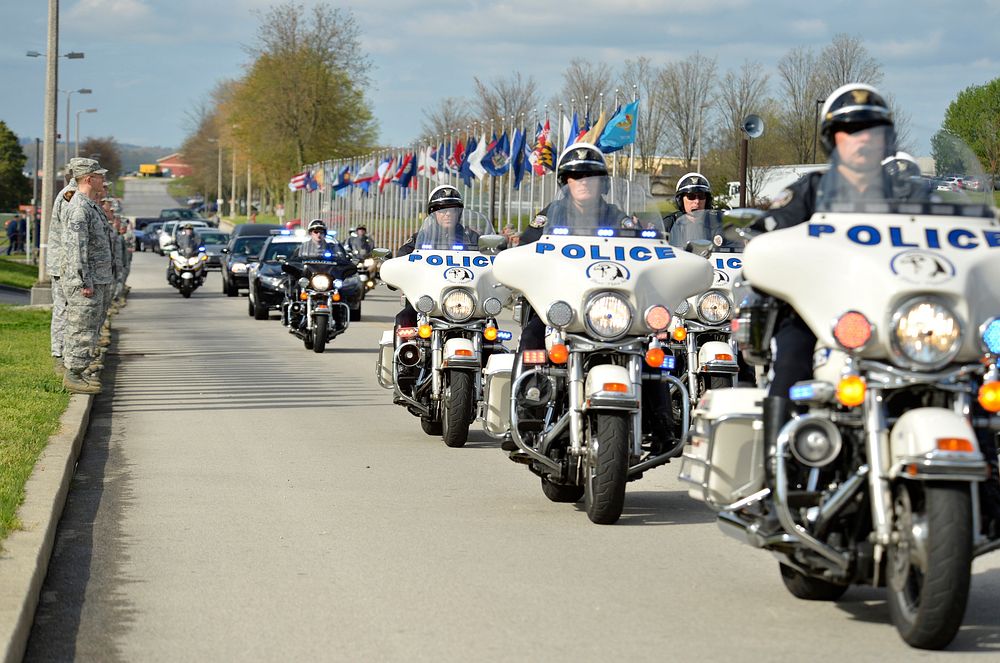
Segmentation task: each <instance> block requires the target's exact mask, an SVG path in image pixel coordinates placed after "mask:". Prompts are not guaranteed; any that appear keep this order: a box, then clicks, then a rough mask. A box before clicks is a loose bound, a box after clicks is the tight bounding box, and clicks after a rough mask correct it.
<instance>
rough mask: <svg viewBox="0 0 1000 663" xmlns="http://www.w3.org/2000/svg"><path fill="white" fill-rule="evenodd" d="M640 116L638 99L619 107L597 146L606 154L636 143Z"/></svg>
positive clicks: (598, 140)
mask: <svg viewBox="0 0 1000 663" xmlns="http://www.w3.org/2000/svg"><path fill="white" fill-rule="evenodd" d="M638 116H639V100H638V99H636V100H635V101H633V102H632V103H630V104H626V105H625V106H624V107H622V108H619V109H618V110H617V111H616V112H615V114H614V116H613V117H612V118H611V119H610V120H608V123H607V125H605V127H604V131H603V132H601V135H600V137H599V138H598V139H597V147H599V148H600V149H601V152H604V153H606V154H607V153H610V152H617V151H618V150H620V149H622V148H623V147H625V146H626V145H631V144H632V143H634V142H635V133H636V126H637V124H638V123H637V121H636V120H637V118H638Z"/></svg>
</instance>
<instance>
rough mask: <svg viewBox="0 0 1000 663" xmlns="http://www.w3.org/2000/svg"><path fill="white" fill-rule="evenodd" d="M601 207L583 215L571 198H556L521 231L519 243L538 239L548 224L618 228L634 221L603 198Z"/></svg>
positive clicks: (529, 242) (527, 242)
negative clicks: (593, 212)
mask: <svg viewBox="0 0 1000 663" xmlns="http://www.w3.org/2000/svg"><path fill="white" fill-rule="evenodd" d="M599 205H600V208H599V209H598V210H597V213H596V214H590V213H588V214H586V215H582V214H580V213H579V212H578V211H577V210H576V207H575V206H574V205H573V204H572V202H571V201H570V200H569V198H563V199H561V200H555V201H553V202H551V203H549V204H548V205H546V206H545V208H544V209H542V211H541V212H539V213H538V214H537V215H536V216H535V218H534V219H532V221H531V223H530V224H529V225H528V229H527V230H525V231H524V232H523V233H521V238H520V240H519V241H518V245H519V246H521V245H524V244H531V243H532V242H535V241H538V238H539V237H541V236H542V231H543V230H544V228H545V226H546V224H548V225H553V226H567V227H573V226H574V225H587V226H592V227H607V228H618V227H625V226H626V225H627V224H629V223H632V220H631V219H630V218H629V216H628V215H627V214H625V212H623V211H622V210H621V209H620V208H619V207H617V206H615V205H611V204H610V203H607V202H605V201H604V200H601V201H600V203H599Z"/></svg>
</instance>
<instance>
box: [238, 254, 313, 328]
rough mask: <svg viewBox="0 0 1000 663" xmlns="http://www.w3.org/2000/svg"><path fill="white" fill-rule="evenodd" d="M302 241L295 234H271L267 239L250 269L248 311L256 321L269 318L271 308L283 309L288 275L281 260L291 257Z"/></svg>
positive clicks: (248, 277)
mask: <svg viewBox="0 0 1000 663" xmlns="http://www.w3.org/2000/svg"><path fill="white" fill-rule="evenodd" d="M302 241H303V240H302V238H301V237H296V236H294V235H284V234H278V235H271V236H270V237H268V238H267V239H266V240H265V241H264V245H263V246H262V247H261V249H260V254H259V255H258V256H257V260H256V261H254V262H252V263H250V265H249V267H248V268H247V280H248V281H249V291H250V296H249V298H248V300H247V302H248V303H247V311H248V313H249V315H252V316H253V317H254V319H255V320H267V318H268V315H269V312H270V311H271V310H277V309H279V308H281V303H282V302H283V301H284V300H285V279H287V278H288V275H287V274H285V273H284V272H283V271H282V270H281V261H282V260H283V259H286V258H290V257H291V255H292V253H293V252H294V251H295V249H296V247H298V245H299V244H301V243H302Z"/></svg>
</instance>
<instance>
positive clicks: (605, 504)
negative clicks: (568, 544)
mask: <svg viewBox="0 0 1000 663" xmlns="http://www.w3.org/2000/svg"><path fill="white" fill-rule="evenodd" d="M628 428H629V417H628V415H626V414H596V415H592V416H591V420H590V439H589V440H588V441H587V452H586V455H585V456H584V463H583V471H584V491H583V503H584V507H585V508H586V510H587V516H588V517H589V518H590V520H591V522H593V523H597V524H598V525H613V524H614V523H616V522H618V519H619V518H620V517H621V515H622V509H623V508H624V507H625V484H626V483H627V482H628V442H629V440H628V438H629V435H628Z"/></svg>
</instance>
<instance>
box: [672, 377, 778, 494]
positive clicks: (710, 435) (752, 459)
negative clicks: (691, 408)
mask: <svg viewBox="0 0 1000 663" xmlns="http://www.w3.org/2000/svg"><path fill="white" fill-rule="evenodd" d="M766 395H767V392H766V391H765V390H763V389H713V390H711V391H709V392H707V393H706V394H705V396H704V397H703V398H702V400H701V402H700V403H699V404H698V409H696V410H695V412H694V426H693V428H692V431H691V435H690V438H689V439H690V444H688V445H686V446H685V447H684V455H683V458H682V460H681V471H680V479H681V480H682V481H686V482H688V483H691V484H694V485H693V486H692V487H691V488H690V489H689V490H688V494H689V495H690V496H691V497H693V498H694V499H697V500H703V501H705V502H707V503H708V504H710V505H712V506H715V507H723V506H726V505H728V504H732V503H733V502H735V501H737V500H740V499H742V498H744V497H747V496H748V495H752V494H753V493H755V492H757V491H758V490H760V489H761V488H763V487H764V435H763V427H762V425H761V412H760V403H761V402H762V401H763V399H764V397H765V396H766Z"/></svg>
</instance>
